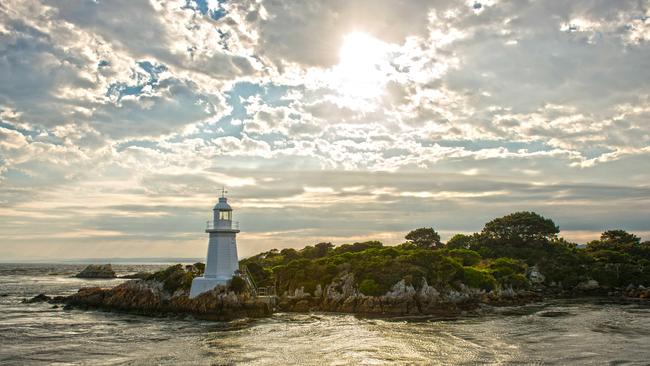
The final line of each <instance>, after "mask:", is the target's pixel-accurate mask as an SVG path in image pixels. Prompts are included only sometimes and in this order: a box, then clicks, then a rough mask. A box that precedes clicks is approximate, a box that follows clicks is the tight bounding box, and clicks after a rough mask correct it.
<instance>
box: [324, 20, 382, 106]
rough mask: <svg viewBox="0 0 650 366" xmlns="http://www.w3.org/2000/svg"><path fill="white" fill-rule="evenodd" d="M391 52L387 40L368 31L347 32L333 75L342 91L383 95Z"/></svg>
mask: <svg viewBox="0 0 650 366" xmlns="http://www.w3.org/2000/svg"><path fill="white" fill-rule="evenodd" d="M389 52H390V45H389V44H388V43H385V42H382V41H380V40H378V39H376V38H374V37H372V36H370V35H368V34H366V33H358V32H355V33H350V34H348V35H346V36H345V37H344V38H343V45H342V46H341V49H340V51H339V63H338V65H336V67H335V68H334V75H333V78H334V81H335V83H334V84H335V87H336V88H337V89H338V91H339V93H341V94H342V95H343V96H346V97H350V98H357V99H371V98H375V97H377V96H379V95H381V93H382V91H383V87H384V85H385V83H386V79H387V76H388V75H387V74H388V54H389Z"/></svg>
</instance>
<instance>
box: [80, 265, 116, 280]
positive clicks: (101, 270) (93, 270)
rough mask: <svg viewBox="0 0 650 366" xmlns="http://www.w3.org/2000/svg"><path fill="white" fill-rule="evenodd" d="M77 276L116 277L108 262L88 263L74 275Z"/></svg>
mask: <svg viewBox="0 0 650 366" xmlns="http://www.w3.org/2000/svg"><path fill="white" fill-rule="evenodd" d="M75 277H77V278H116V277H117V275H116V274H115V271H114V270H113V266H111V265H110V264H89V265H88V266H86V268H84V269H83V270H82V271H81V272H79V273H77V274H76V275H75Z"/></svg>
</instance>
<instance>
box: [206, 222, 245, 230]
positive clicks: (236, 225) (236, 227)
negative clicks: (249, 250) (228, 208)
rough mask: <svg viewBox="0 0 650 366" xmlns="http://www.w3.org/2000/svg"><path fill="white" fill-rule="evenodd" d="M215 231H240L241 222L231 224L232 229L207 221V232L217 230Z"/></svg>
mask: <svg viewBox="0 0 650 366" xmlns="http://www.w3.org/2000/svg"><path fill="white" fill-rule="evenodd" d="M215 229H233V230H239V221H232V222H231V223H230V227H227V226H218V225H215V224H214V221H212V220H210V221H206V222H205V230H215Z"/></svg>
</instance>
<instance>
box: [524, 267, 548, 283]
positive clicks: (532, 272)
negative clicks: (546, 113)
mask: <svg viewBox="0 0 650 366" xmlns="http://www.w3.org/2000/svg"><path fill="white" fill-rule="evenodd" d="M526 276H528V280H529V281H530V283H531V284H533V285H541V284H543V283H544V281H546V276H544V275H543V274H542V272H540V271H539V267H537V265H534V266H532V267H530V268H529V269H528V272H527V273H526Z"/></svg>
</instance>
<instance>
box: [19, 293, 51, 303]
mask: <svg viewBox="0 0 650 366" xmlns="http://www.w3.org/2000/svg"><path fill="white" fill-rule="evenodd" d="M50 300H52V298H51V297H49V296H47V295H45V294H38V295H36V296H34V297H32V298H31V299H24V300H23V301H22V303H23V304H34V303H38V302H47V301H50Z"/></svg>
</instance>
